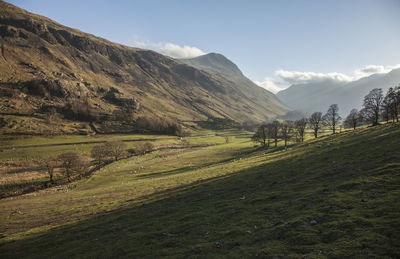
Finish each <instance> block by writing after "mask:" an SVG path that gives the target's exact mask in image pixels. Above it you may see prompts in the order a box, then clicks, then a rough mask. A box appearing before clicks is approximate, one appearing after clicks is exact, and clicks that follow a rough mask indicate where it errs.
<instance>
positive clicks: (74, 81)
mask: <svg viewBox="0 0 400 259" xmlns="http://www.w3.org/2000/svg"><path fill="white" fill-rule="evenodd" d="M0 39H1V40H0V92H1V95H0V116H1V114H3V116H5V114H17V115H18V114H19V115H22V114H24V115H27V114H34V116H36V117H34V118H38V119H39V118H45V115H46V114H47V113H48V112H49V111H50V110H51V109H53V108H54V109H56V110H57V111H58V112H60V113H63V114H64V115H68V111H73V110H74V109H75V108H76V107H75V106H77V105H76V104H77V103H79V104H82V103H83V105H84V108H85V109H86V110H88V111H89V110H90V111H92V112H93V113H94V115H96V116H95V118H85V119H86V120H87V121H91V120H97V119H98V118H101V120H103V121H104V120H109V119H110V118H114V119H115V117H116V116H114V115H116V114H117V115H118V114H119V115H120V116H119V117H122V118H127V117H126V116H122V115H124V112H125V110H126V109H128V110H129V109H130V107H131V106H132V107H133V108H134V109H135V112H136V113H135V116H136V117H139V116H147V117H154V116H158V117H163V118H172V119H177V120H179V121H198V120H208V119H209V118H229V119H233V120H235V121H238V122H244V121H255V122H261V121H265V120H266V119H267V118H270V117H275V116H280V115H282V114H284V113H286V112H287V111H288V108H287V107H286V106H285V105H283V104H282V103H281V102H280V101H278V100H277V98H276V97H275V96H274V95H272V94H271V93H270V92H268V91H266V90H263V89H261V88H260V87H258V86H256V85H254V84H253V83H252V82H251V81H250V80H248V79H247V78H245V77H244V76H243V75H242V73H241V72H240V70H239V69H238V68H237V66H236V65H234V64H233V63H232V62H230V61H229V60H228V59H226V58H225V57H223V56H222V55H218V54H210V55H206V56H203V57H199V58H197V60H199V64H200V63H203V64H204V67H202V68H201V69H199V66H198V65H197V64H195V59H193V60H192V62H193V63H191V64H190V65H188V64H189V63H190V61H189V60H185V61H184V62H183V61H179V60H176V59H173V58H170V57H167V56H163V55H161V54H159V53H157V52H154V51H150V50H143V49H138V48H132V47H127V46H123V45H120V44H116V43H112V42H110V41H107V40H105V39H102V38H99V37H96V36H93V35H90V34H87V33H83V32H81V31H79V30H76V29H72V28H68V27H66V26H63V25H60V24H58V23H56V22H54V21H52V20H50V19H48V18H46V17H42V16H39V15H36V14H32V13H29V12H27V11H24V10H22V9H20V8H17V7H15V6H13V5H11V4H8V3H5V2H2V1H0ZM200 61H201V62H200ZM211 68H212V69H211ZM78 108H79V107H78ZM133 108H132V109H133ZM117 117H118V116H117ZM66 118H68V117H66V116H64V119H66ZM96 118H97V119H96ZM69 119H71V118H69ZM72 119H74V118H72ZM75 119H76V118H75ZM7 120H8V119H7ZM7 120H6V122H5V123H4V119H3V122H2V123H0V124H1V125H4V124H5V125H7V123H8V126H6V127H14V126H12V124H13V123H14V122H13V121H12V120H14V119H9V120H8V121H7ZM25 122H26V120H25ZM42 122H43V121H42V120H38V121H37V123H42ZM18 123H19V122H18ZM1 125H0V126H1ZM23 125H24V124H23V123H22V122H21V125H19V126H18V127H23ZM71 125H72V124H71ZM73 125H75V124H73ZM74 127H75V126H74ZM76 127H78V126H76ZM79 127H80V126H79ZM109 128H110V127H109Z"/></svg>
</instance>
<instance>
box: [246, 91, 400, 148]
mask: <svg viewBox="0 0 400 259" xmlns="http://www.w3.org/2000/svg"><path fill="white" fill-rule="evenodd" d="M399 110H400V85H399V86H396V87H394V88H389V90H388V92H387V93H386V96H383V93H382V89H380V88H375V89H373V90H371V91H370V92H369V94H367V95H366V96H365V97H364V102H363V109H362V110H361V111H358V110H357V109H353V110H351V111H350V114H349V115H348V116H347V117H346V119H345V120H344V126H345V127H348V128H350V127H351V128H354V129H355V128H356V127H357V126H359V125H360V124H361V123H372V125H377V124H378V123H379V120H380V119H381V118H383V119H385V120H386V121H389V120H390V119H391V120H393V122H394V121H398V115H399ZM341 120H342V118H341V116H340V115H339V106H338V105H337V104H332V105H330V106H329V108H328V110H327V112H326V113H325V114H324V115H323V114H322V112H314V113H313V114H311V116H310V117H309V118H303V119H300V120H297V121H294V122H293V121H283V122H279V121H273V122H270V123H264V124H262V125H261V126H259V127H258V129H257V131H256V133H255V134H254V135H253V137H252V140H253V141H254V142H256V143H260V144H261V145H262V146H264V147H270V146H271V141H273V142H274V143H275V147H277V145H278V139H282V140H283V141H284V145H285V147H286V146H287V143H288V141H289V140H292V139H293V138H295V140H296V142H303V141H304V134H305V130H306V128H307V127H308V128H310V129H311V130H312V131H313V134H314V137H315V138H317V137H318V134H319V132H320V130H321V128H322V127H328V128H329V129H330V130H332V133H333V134H335V133H336V130H337V127H338V125H340V122H341ZM340 127H341V125H340Z"/></svg>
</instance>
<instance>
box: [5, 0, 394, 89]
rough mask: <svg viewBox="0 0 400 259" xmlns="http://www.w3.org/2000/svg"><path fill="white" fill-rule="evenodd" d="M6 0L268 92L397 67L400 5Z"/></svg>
mask: <svg viewBox="0 0 400 259" xmlns="http://www.w3.org/2000/svg"><path fill="white" fill-rule="evenodd" d="M9 2H10V3H13V4H15V5H17V6H19V7H21V8H24V9H27V10H28V11H31V12H34V13H38V14H41V15H44V16H47V17H49V18H51V19H53V20H55V21H57V22H59V23H62V24H64V25H67V26H70V27H73V28H77V29H80V30H82V31H84V32H88V33H91V34H95V35H97V36H100V37H103V38H106V39H108V40H111V41H115V42H119V43H122V44H125V45H129V46H138V47H143V48H150V49H155V50H157V51H159V52H162V53H164V54H167V55H172V56H175V57H189V56H195V55H199V54H202V53H209V52H217V53H221V54H223V55H225V56H226V57H228V58H229V59H230V60H232V61H233V62H234V63H236V64H237V65H238V66H239V68H240V69H241V70H242V71H243V73H244V74H245V75H246V76H248V77H249V78H250V79H252V80H253V81H257V82H258V83H259V84H263V83H264V85H263V86H264V87H266V88H271V87H272V88H273V87H284V86H286V85H288V84H290V83H296V82H298V80H300V81H301V80H312V79H313V78H315V77H316V78H321V77H322V78H324V77H333V78H336V79H338V80H353V79H355V78H359V77H361V76H364V75H368V73H369V72H368V71H370V72H371V71H372V72H386V71H388V70H390V69H391V68H394V67H397V64H400V15H399V14H400V1H399V0H379V1H378V0H336V1H328V0H318V1H317V0H315V1H313V0H304V1H302V0H291V1H290V0H282V1H266V0H265V1H235V0H220V1H217V0H213V1H207V0H201V1H196V0H191V1H184V0H181V1H168V0H162V1H161V0H160V1H153V0H143V1H135V0H131V1H129V0H125V1H123V0H121V1H117V0H114V1H106V0H96V1H94V0H87V1H76V0H69V1H56V0H52V1H51V0H13V1H9ZM185 46H186V47H185ZM366 66H368V67H366ZM296 80H297V81H296Z"/></svg>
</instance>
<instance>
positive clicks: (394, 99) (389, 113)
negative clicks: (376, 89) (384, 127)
mask: <svg viewBox="0 0 400 259" xmlns="http://www.w3.org/2000/svg"><path fill="white" fill-rule="evenodd" d="M399 108H400V85H399V86H396V87H394V88H393V87H390V88H389V89H388V91H387V93H386V96H385V98H384V99H383V102H382V110H383V116H384V117H385V118H386V121H388V120H389V119H390V117H391V119H392V120H393V122H394V121H395V120H396V121H399V118H398V115H399Z"/></svg>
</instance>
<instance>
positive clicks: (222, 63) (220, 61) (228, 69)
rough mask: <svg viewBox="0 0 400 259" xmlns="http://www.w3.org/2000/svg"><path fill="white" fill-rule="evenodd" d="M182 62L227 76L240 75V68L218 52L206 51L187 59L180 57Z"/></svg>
mask: <svg viewBox="0 0 400 259" xmlns="http://www.w3.org/2000/svg"><path fill="white" fill-rule="evenodd" d="M181 61H182V62H184V63H186V64H189V65H191V66H194V67H197V68H200V69H202V70H207V71H211V72H214V73H218V74H222V75H224V76H228V77H238V76H240V77H242V76H243V74H242V72H241V71H240V69H239V68H238V67H237V66H236V65H235V64H234V63H233V62H232V61H230V60H229V59H227V58H226V57H225V56H224V55H222V54H219V53H214V52H212V53H208V54H205V55H202V56H198V57H195V58H189V59H181Z"/></svg>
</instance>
